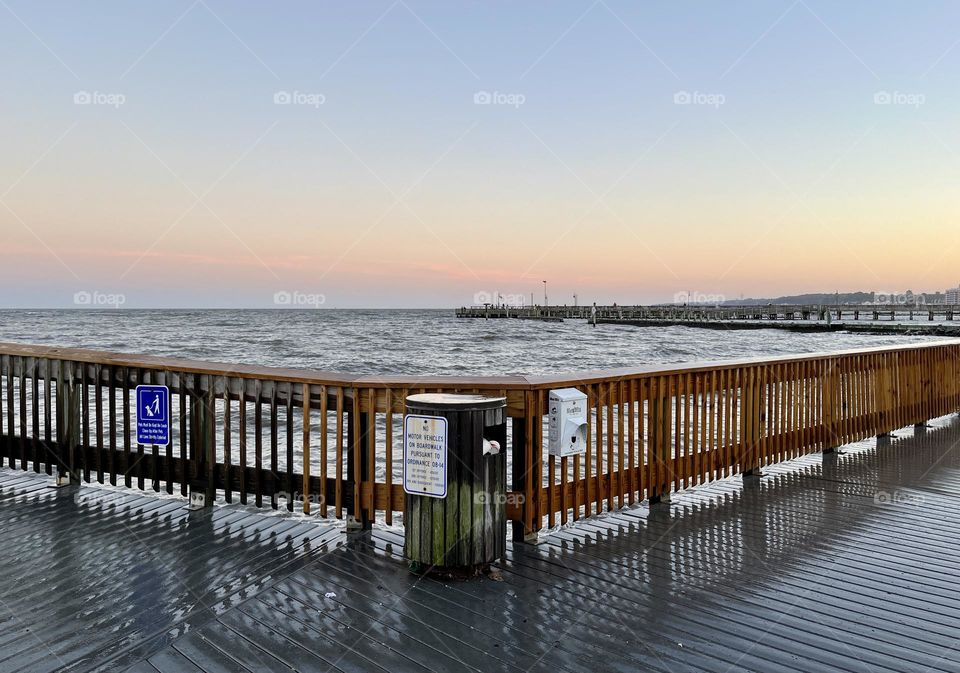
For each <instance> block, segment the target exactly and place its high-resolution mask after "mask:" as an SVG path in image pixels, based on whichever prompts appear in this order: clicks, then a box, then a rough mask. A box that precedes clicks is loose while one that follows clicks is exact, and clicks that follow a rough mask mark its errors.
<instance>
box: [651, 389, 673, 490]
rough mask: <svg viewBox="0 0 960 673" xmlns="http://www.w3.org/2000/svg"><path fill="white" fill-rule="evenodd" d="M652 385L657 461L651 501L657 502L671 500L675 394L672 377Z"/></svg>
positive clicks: (654, 457)
mask: <svg viewBox="0 0 960 673" xmlns="http://www.w3.org/2000/svg"><path fill="white" fill-rule="evenodd" d="M651 386H652V387H653V394H652V399H651V400H650V451H651V456H650V460H651V462H652V463H653V466H652V467H653V469H652V473H653V479H652V483H651V485H650V504H651V505H655V504H657V503H668V502H670V483H671V481H672V476H671V474H670V472H671V469H670V466H671V465H672V464H673V461H672V453H671V445H672V439H673V393H672V391H671V390H670V380H669V379H668V378H667V377H664V376H660V377H658V378H653V379H651Z"/></svg>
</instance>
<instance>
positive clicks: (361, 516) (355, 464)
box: [344, 389, 373, 532]
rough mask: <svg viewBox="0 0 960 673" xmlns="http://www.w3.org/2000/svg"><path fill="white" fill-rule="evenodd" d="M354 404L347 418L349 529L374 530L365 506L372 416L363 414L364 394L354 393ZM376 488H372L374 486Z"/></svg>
mask: <svg viewBox="0 0 960 673" xmlns="http://www.w3.org/2000/svg"><path fill="white" fill-rule="evenodd" d="M353 394H354V396H355V397H354V401H353V404H352V405H351V410H348V411H346V412H345V414H346V416H347V442H346V446H345V447H344V449H345V450H346V452H347V488H346V500H347V530H348V531H350V532H362V531H366V530H370V529H371V528H372V527H373V519H372V517H371V516H370V513H369V512H367V509H366V507H364V506H363V475H365V474H368V473H369V467H370V466H369V459H368V456H367V452H366V451H365V450H364V449H365V447H366V446H367V441H368V433H369V432H370V420H369V415H368V414H367V413H366V412H360V411H359V408H360V406H359V396H360V391H359V390H357V389H355V390H354V391H353ZM371 486H372V485H371Z"/></svg>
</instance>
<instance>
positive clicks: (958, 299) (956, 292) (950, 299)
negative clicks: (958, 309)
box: [943, 287, 960, 304]
mask: <svg viewBox="0 0 960 673" xmlns="http://www.w3.org/2000/svg"><path fill="white" fill-rule="evenodd" d="M943 303H944V304H960V287H952V288H950V289H949V290H947V291H946V293H945V296H944V299H943Z"/></svg>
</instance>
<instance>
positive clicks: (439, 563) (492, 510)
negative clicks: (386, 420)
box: [403, 394, 507, 578]
mask: <svg viewBox="0 0 960 673" xmlns="http://www.w3.org/2000/svg"><path fill="white" fill-rule="evenodd" d="M406 411H407V417H405V419H404V490H405V491H406V515H405V517H404V528H405V540H404V549H403V551H404V556H405V557H406V558H407V559H408V560H409V561H410V562H411V563H410V568H411V570H413V571H414V572H419V573H430V574H435V575H441V576H444V577H448V578H468V577H473V576H475V575H477V574H479V573H482V572H486V571H487V570H488V569H489V567H490V564H491V563H492V562H493V561H496V560H497V559H500V558H502V557H503V556H504V554H505V551H506V540H507V514H506V502H507V497H506V496H507V493H506V485H507V481H506V477H507V472H506V470H507V461H506V452H505V451H504V450H503V447H505V445H506V432H507V426H506V398H504V397H484V396H481V395H454V394H422V395H411V396H410V397H408V398H407V401H406ZM432 419H436V420H432ZM441 419H442V420H441ZM444 425H445V428H446V436H445V437H439V436H438V435H436V434H430V433H436V432H442V430H441V428H442V427H443V426H444ZM428 427H429V428H430V430H429V431H427V430H423V429H422V428H428ZM485 440H487V441H485ZM444 443H445V445H446V452H445V453H446V456H445V460H444V456H443V453H444V452H443V450H442V446H443V445H444ZM425 476H429V477H437V479H436V481H433V482H430V483H429V484H428V483H425V481H424V479H425ZM434 485H435V486H436V488H433V486H434ZM428 487H429V488H428ZM418 489H421V490H423V493H424V495H418V494H417V490H418Z"/></svg>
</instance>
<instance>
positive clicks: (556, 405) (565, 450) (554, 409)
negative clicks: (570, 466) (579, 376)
mask: <svg viewBox="0 0 960 673" xmlns="http://www.w3.org/2000/svg"><path fill="white" fill-rule="evenodd" d="M549 427H550V433H549V434H550V437H549V446H550V455H551V456H560V457H561V458H564V457H566V456H575V455H579V454H582V453H586V451H587V396H586V395H585V394H584V393H581V392H580V391H579V390H577V389H576V388H560V389H559V390H551V391H550V426H549Z"/></svg>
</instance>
